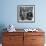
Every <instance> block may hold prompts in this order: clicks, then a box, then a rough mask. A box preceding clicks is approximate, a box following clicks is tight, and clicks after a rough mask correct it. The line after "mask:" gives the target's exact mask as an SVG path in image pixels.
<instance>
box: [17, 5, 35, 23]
mask: <svg viewBox="0 0 46 46" xmlns="http://www.w3.org/2000/svg"><path fill="white" fill-rule="evenodd" d="M17 21H18V22H20V23H21V22H22V23H34V22H35V5H17Z"/></svg>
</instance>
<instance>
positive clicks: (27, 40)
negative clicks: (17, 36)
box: [24, 33, 32, 46]
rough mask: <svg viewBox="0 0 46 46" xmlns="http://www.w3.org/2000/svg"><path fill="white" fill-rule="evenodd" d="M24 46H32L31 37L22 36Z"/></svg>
mask: <svg viewBox="0 0 46 46" xmlns="http://www.w3.org/2000/svg"><path fill="white" fill-rule="evenodd" d="M24 46H32V36H31V35H27V33H25V34H24Z"/></svg>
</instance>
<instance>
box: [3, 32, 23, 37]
mask: <svg viewBox="0 0 46 46" xmlns="http://www.w3.org/2000/svg"><path fill="white" fill-rule="evenodd" d="M3 35H5V36H23V32H4V33H3Z"/></svg>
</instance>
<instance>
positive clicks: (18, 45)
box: [3, 35, 23, 46]
mask: <svg viewBox="0 0 46 46" xmlns="http://www.w3.org/2000/svg"><path fill="white" fill-rule="evenodd" d="M3 46H23V35H7V36H4V37H3Z"/></svg>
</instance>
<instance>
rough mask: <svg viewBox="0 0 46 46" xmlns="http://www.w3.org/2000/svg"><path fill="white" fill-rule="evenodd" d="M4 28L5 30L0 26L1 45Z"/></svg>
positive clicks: (2, 25)
mask: <svg viewBox="0 0 46 46" xmlns="http://www.w3.org/2000/svg"><path fill="white" fill-rule="evenodd" d="M4 28H6V27H5V25H4V24H0V43H2V36H3V34H2V32H5V31H6V30H4Z"/></svg>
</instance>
